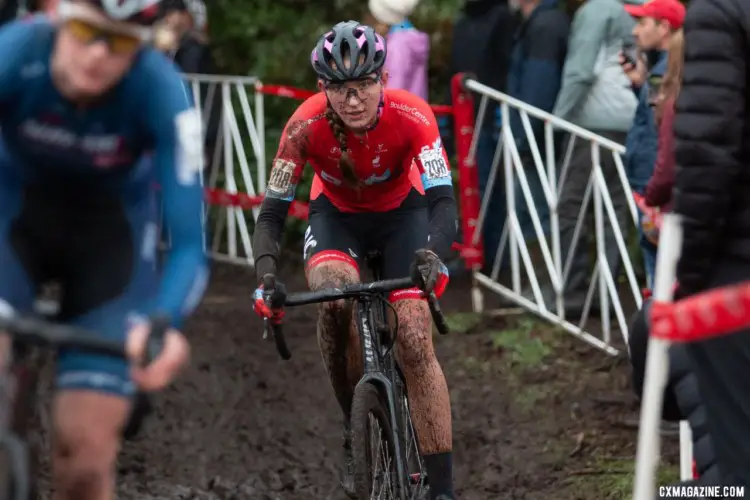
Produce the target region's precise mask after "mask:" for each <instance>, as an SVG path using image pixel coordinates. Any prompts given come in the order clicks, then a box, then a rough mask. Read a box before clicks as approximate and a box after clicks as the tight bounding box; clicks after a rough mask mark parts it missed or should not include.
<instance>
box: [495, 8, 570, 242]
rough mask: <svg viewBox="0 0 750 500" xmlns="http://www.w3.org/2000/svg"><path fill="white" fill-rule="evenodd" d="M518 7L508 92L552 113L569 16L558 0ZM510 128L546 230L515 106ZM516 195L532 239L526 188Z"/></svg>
mask: <svg viewBox="0 0 750 500" xmlns="http://www.w3.org/2000/svg"><path fill="white" fill-rule="evenodd" d="M517 7H518V9H519V11H520V13H521V15H522V17H523V22H522V23H521V25H520V26H519V28H518V30H517V31H516V34H515V37H514V44H513V52H512V54H511V59H510V71H509V72H508V94H509V95H510V96H511V97H515V98H516V99H518V100H519V101H523V102H525V103H526V104H528V105H530V106H534V107H535V108H539V109H541V110H543V111H547V112H550V113H551V112H552V108H554V107H555V101H556V100H557V94H558V92H559V91H560V84H561V81H562V68H563V64H565V56H566V54H567V48H568V31H569V29H570V20H569V19H568V17H567V15H566V14H565V13H564V12H563V11H562V10H561V9H560V7H559V5H558V0H518V4H517ZM530 121H531V128H532V131H533V134H534V142H536V144H537V147H538V148H539V152H540V153H541V155H542V161H546V160H545V159H544V155H545V148H544V123H543V122H542V121H541V120H539V119H537V118H530ZM510 127H511V130H512V131H513V137H514V138H515V141H516V147H517V148H518V153H519V155H520V156H521V161H522V162H523V164H524V170H525V173H526V178H527V180H528V183H529V188H530V191H531V196H532V197H533V199H534V205H535V206H536V210H537V214H538V215H539V219H540V222H541V223H542V227H543V228H544V229H545V232H546V231H547V228H548V225H549V204H548V203H547V199H546V198H545V196H544V190H543V189H542V183H541V180H540V177H539V174H538V173H537V169H536V166H535V164H534V159H533V157H532V155H531V154H532V153H531V151H532V149H531V143H530V140H529V137H527V135H526V132H525V131H524V128H523V124H522V122H521V115H520V114H519V113H518V112H517V111H515V110H513V111H511V116H510ZM545 164H546V163H545ZM515 198H516V201H517V204H516V207H517V213H518V221H519V223H520V225H521V229H522V230H523V232H524V236H525V237H526V238H527V239H528V238H532V239H533V238H535V234H536V233H535V232H534V226H533V225H532V219H531V211H530V209H529V208H528V206H527V203H526V200H525V198H524V196H523V191H521V189H520V188H519V187H518V186H517V188H516V195H515Z"/></svg>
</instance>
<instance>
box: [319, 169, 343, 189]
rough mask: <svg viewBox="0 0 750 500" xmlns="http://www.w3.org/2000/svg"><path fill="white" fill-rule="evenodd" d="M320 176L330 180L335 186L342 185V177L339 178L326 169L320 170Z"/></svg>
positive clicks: (327, 180)
mask: <svg viewBox="0 0 750 500" xmlns="http://www.w3.org/2000/svg"><path fill="white" fill-rule="evenodd" d="M320 178H321V179H323V180H324V181H326V182H330V183H331V184H333V185H334V186H340V185H341V179H337V178H335V177H334V176H332V175H331V174H329V173H328V172H326V171H325V170H323V171H322V172H320Z"/></svg>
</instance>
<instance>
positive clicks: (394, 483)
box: [351, 383, 400, 500]
mask: <svg viewBox="0 0 750 500" xmlns="http://www.w3.org/2000/svg"><path fill="white" fill-rule="evenodd" d="M387 408H388V405H387V403H386V401H383V398H382V397H381V395H380V391H379V390H378V387H377V386H375V385H374V384H370V383H367V384H362V385H360V386H358V387H357V389H356V391H355V392H354V400H353V401H352V413H351V432H352V458H353V459H354V487H355V490H356V492H357V498H358V499H359V500H397V499H399V498H400V496H399V471H398V468H397V466H396V446H397V440H396V437H395V436H394V435H393V428H392V427H391V419H390V414H389V412H388V409H387Z"/></svg>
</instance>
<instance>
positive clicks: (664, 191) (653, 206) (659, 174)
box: [641, 30, 684, 287]
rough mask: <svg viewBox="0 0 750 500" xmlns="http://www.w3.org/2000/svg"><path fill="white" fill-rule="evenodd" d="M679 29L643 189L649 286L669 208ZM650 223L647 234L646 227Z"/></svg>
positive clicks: (681, 54) (643, 243) (681, 53)
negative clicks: (652, 160)
mask: <svg viewBox="0 0 750 500" xmlns="http://www.w3.org/2000/svg"><path fill="white" fill-rule="evenodd" d="M683 45H684V43H683V35H682V30H679V31H676V32H675V33H674V34H673V35H672V37H671V40H670V42H669V55H668V56H667V71H666V73H665V75H664V80H663V82H662V85H661V88H660V90H659V95H658V96H657V98H656V118H657V122H658V124H659V149H658V152H657V155H656V163H655V165H654V173H653V175H652V176H651V179H649V181H648V184H647V185H646V190H645V192H644V203H645V205H646V206H647V209H648V210H649V213H648V214H644V215H643V217H642V222H641V226H642V228H643V232H644V236H645V239H646V240H647V241H644V238H643V237H642V238H641V248H643V251H644V255H645V257H646V271H647V273H648V275H649V287H650V286H651V285H652V284H653V279H654V272H655V268H656V245H657V243H658V225H659V223H658V221H657V220H656V218H657V217H659V218H660V217H661V215H662V214H664V213H666V212H669V211H670V210H671V207H672V188H673V187H674V176H675V165H674V134H673V132H672V129H673V126H674V105H675V100H676V99H677V94H678V93H679V91H680V84H681V82H682V61H683V58H684V47H683ZM649 225H651V226H652V228H653V229H652V231H651V235H652V236H650V237H649V233H648V232H647V231H646V228H647V227H648V226H649Z"/></svg>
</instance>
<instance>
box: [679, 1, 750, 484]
mask: <svg viewBox="0 0 750 500" xmlns="http://www.w3.org/2000/svg"><path fill="white" fill-rule="evenodd" d="M748 25H750V3H747V2H736V1H734V0H692V1H691V2H690V6H689V8H688V11H687V16H686V18H685V25H684V36H685V61H684V67H683V80H682V88H681V90H680V95H679V97H678V98H677V105H676V112H675V124H674V134H675V158H676V160H677V171H676V179H675V188H674V212H675V213H677V214H678V215H680V216H681V219H682V228H683V242H682V253H681V258H680V260H679V263H678V266H677V281H678V287H677V292H676V297H677V298H678V299H679V298H682V297H685V296H689V295H693V294H696V293H698V292H702V291H704V290H708V289H713V288H717V287H721V286H724V285H729V284H734V283H738V282H741V281H746V280H750V196H748V193H750V123H749V122H748V95H749V93H750V89H748V80H747V78H748V76H747V75H748V73H749V72H750V67H748V58H749V57H750V54H748V51H749V50H750V32H749V31H748V30H747V26H748ZM688 350H689V352H690V355H691V358H692V361H693V370H694V373H695V374H696V376H697V377H698V383H699V386H700V393H701V397H702V398H703V400H704V402H705V404H706V413H707V418H708V427H709V430H710V432H711V435H712V436H713V438H714V447H715V451H716V456H717V461H718V464H719V467H720V469H721V471H722V474H723V483H724V484H728V485H744V486H745V487H750V446H748V442H750V397H749V396H748V395H750V377H748V368H749V367H750V330H741V331H739V332H738V333H735V334H732V335H728V336H724V337H719V338H715V339H712V340H707V341H704V342H697V343H694V344H690V345H689V346H688Z"/></svg>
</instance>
